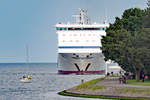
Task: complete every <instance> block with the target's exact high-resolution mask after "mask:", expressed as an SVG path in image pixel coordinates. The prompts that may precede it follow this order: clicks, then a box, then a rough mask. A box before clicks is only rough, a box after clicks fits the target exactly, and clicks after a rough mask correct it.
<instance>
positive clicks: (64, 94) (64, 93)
mask: <svg viewBox="0 0 150 100" xmlns="http://www.w3.org/2000/svg"><path fill="white" fill-rule="evenodd" d="M58 94H60V95H63V96H73V97H83V98H98V99H117V100H150V99H144V98H127V97H108V96H90V95H84V94H73V93H66V92H65V91H62V92H59V93H58Z"/></svg>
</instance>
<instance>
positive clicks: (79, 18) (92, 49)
mask: <svg viewBox="0 0 150 100" xmlns="http://www.w3.org/2000/svg"><path fill="white" fill-rule="evenodd" d="M86 12H87V11H86V10H84V9H80V14H79V15H74V16H75V17H76V23H75V24H70V23H67V24H62V23H59V24H56V31H57V34H58V62H57V63H58V68H59V71H58V72H59V73H60V74H73V73H75V74H105V68H106V63H105V61H104V56H103V54H102V51H101V49H100V48H101V46H102V45H101V39H102V36H105V35H106V32H105V30H106V28H107V27H109V24H106V23H103V24H97V23H93V24H91V23H90V21H89V19H88V17H87V16H86Z"/></svg>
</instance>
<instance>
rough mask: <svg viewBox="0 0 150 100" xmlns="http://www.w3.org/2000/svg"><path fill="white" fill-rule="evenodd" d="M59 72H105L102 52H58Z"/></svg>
mask: <svg viewBox="0 0 150 100" xmlns="http://www.w3.org/2000/svg"><path fill="white" fill-rule="evenodd" d="M58 67H59V71H58V72H59V73H60V74H105V68H106V63H105V61H104V56H103V55H102V53H59V54H58Z"/></svg>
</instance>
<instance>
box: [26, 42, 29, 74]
mask: <svg viewBox="0 0 150 100" xmlns="http://www.w3.org/2000/svg"><path fill="white" fill-rule="evenodd" d="M26 66H27V74H28V71H29V70H28V69H29V47H28V45H26Z"/></svg>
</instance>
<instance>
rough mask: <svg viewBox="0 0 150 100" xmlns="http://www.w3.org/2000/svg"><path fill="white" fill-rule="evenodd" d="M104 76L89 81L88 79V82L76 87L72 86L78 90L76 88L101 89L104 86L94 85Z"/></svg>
mask: <svg viewBox="0 0 150 100" xmlns="http://www.w3.org/2000/svg"><path fill="white" fill-rule="evenodd" d="M103 79H104V78H97V79H94V80H91V81H88V82H84V83H82V84H80V85H78V86H76V87H74V89H75V90H78V89H92V90H98V89H102V88H104V86H98V85H95V84H96V83H97V82H99V81H101V80H103Z"/></svg>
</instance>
